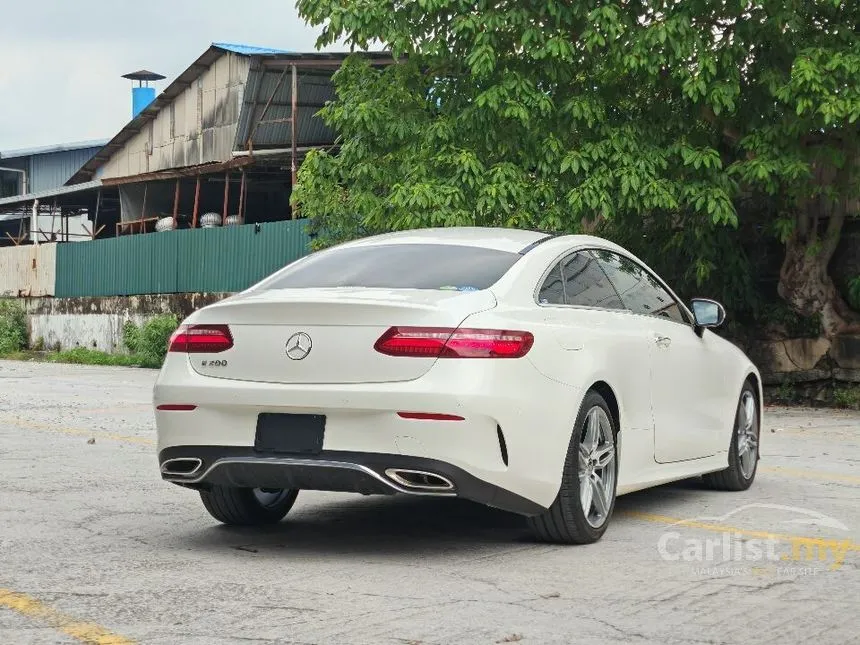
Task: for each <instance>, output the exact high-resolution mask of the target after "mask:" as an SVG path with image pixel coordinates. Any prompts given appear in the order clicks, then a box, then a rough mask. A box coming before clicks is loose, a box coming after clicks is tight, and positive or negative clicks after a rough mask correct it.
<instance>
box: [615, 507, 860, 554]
mask: <svg viewBox="0 0 860 645" xmlns="http://www.w3.org/2000/svg"><path fill="white" fill-rule="evenodd" d="M620 515H623V516H625V517H632V518H635V519H637V520H645V521H646V522H654V523H656V524H677V525H678V526H686V527H689V528H692V529H701V530H703V531H714V532H716V533H737V534H739V535H743V536H744V537H750V538H760V539H763V540H779V541H780V542H789V543H794V542H803V543H804V544H812V545H816V546H832V545H834V544H839V545H846V548H847V550H848V551H857V552H860V544H858V543H857V542H854V541H853V540H851V539H848V540H834V539H827V538H816V537H808V536H805V535H788V534H785V533H771V532H770V531H757V530H753V529H743V528H740V527H737V526H728V525H725V524H713V523H711V522H701V521H699V520H682V519H680V518H677V517H669V516H668V515H657V514H654V513H644V512H642V511H621V513H620Z"/></svg>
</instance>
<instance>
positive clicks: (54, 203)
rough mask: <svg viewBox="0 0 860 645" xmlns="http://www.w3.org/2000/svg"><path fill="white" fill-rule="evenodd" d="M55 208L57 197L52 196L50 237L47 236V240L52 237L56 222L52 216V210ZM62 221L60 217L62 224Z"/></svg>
mask: <svg viewBox="0 0 860 645" xmlns="http://www.w3.org/2000/svg"><path fill="white" fill-rule="evenodd" d="M55 210H57V198H56V197H54V202H53V203H52V204H51V237H50V238H48V239H49V240H51V238H53V237H54V224H55V222H56V220H55V219H54V217H55V215H54V211H55ZM62 223H63V220H62V219H61V220H60V224H62Z"/></svg>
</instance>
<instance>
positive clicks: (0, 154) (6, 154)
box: [0, 139, 110, 159]
mask: <svg viewBox="0 0 860 645" xmlns="http://www.w3.org/2000/svg"><path fill="white" fill-rule="evenodd" d="M108 141H110V139H94V140H92V141H76V142H73V143H58V144H55V145H50V146H39V147H37V148H21V149H19V150H0V159H12V158H14V157H31V156H33V155H46V154H51V153H54V152H69V151H72V150H83V149H84V148H101V147H102V146H104V145H105V144H106V143H107V142H108Z"/></svg>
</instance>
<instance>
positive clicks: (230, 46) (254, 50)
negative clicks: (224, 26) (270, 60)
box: [212, 43, 295, 56]
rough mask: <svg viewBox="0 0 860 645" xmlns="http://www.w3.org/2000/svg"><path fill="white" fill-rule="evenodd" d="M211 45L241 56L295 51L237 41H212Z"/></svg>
mask: <svg viewBox="0 0 860 645" xmlns="http://www.w3.org/2000/svg"><path fill="white" fill-rule="evenodd" d="M212 46H213V47H217V48H218V49H223V50H224V51H228V52H233V53H234V54H241V55H243V56H276V55H278V54H293V53H295V52H292V51H288V50H286V49H271V48H269V47H256V46H254V45H241V44H237V43H212Z"/></svg>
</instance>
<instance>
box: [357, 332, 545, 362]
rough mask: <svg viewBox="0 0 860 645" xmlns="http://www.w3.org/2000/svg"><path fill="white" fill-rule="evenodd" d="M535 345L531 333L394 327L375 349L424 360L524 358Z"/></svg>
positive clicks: (382, 337) (389, 353)
mask: <svg viewBox="0 0 860 645" xmlns="http://www.w3.org/2000/svg"><path fill="white" fill-rule="evenodd" d="M533 344H534V336H533V335H532V334H531V332H527V331H510V330H507V329H453V328H447V327H391V328H390V329H388V330H387V331H386V332H385V333H384V334H382V336H380V337H379V340H377V341H376V344H375V345H374V346H373V348H374V349H375V350H376V351H377V352H381V353H382V354H387V355H389V356H412V357H423V358H520V357H522V356H525V355H526V354H527V353H528V351H529V350H530V349H531V347H532V345H533Z"/></svg>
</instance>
